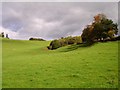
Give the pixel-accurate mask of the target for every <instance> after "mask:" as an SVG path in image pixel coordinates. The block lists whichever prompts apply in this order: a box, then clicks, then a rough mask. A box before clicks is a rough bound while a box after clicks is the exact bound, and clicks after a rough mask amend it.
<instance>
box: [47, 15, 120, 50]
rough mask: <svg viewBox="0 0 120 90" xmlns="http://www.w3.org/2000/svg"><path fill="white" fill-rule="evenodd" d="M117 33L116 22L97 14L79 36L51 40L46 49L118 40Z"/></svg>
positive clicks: (119, 37) (119, 38)
mask: <svg viewBox="0 0 120 90" xmlns="http://www.w3.org/2000/svg"><path fill="white" fill-rule="evenodd" d="M117 34H118V24H117V23H114V22H113V21H112V20H111V19H108V18H107V17H106V15H104V14H97V15H96V16H94V20H93V21H92V23H91V24H90V25H87V26H86V27H85V28H84V29H83V32H82V34H81V36H75V37H72V36H69V37H65V38H63V37H62V38H61V39H56V40H53V41H51V43H50V45H49V46H48V49H50V50H53V49H57V48H59V47H62V46H66V45H69V44H81V43H82V44H86V45H91V44H93V43H94V42H99V41H103V42H104V41H115V40H120V36H117Z"/></svg>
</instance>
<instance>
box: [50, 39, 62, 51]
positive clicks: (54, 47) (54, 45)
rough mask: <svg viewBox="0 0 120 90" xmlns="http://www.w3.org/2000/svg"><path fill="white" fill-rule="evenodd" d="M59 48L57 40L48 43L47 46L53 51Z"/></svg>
mask: <svg viewBox="0 0 120 90" xmlns="http://www.w3.org/2000/svg"><path fill="white" fill-rule="evenodd" d="M59 47H61V43H60V41H59V40H53V41H52V42H51V43H50V46H48V49H51V50H53V49H57V48H59Z"/></svg>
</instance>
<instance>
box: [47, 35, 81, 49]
mask: <svg viewBox="0 0 120 90" xmlns="http://www.w3.org/2000/svg"><path fill="white" fill-rule="evenodd" d="M80 43H82V38H81V37H80V36H75V37H72V36H68V37H65V38H64V37H62V38H61V39H58V40H57V39H56V40H53V41H51V43H50V45H49V46H48V47H47V48H48V49H50V50H53V49H57V48H59V47H63V46H66V45H71V44H80Z"/></svg>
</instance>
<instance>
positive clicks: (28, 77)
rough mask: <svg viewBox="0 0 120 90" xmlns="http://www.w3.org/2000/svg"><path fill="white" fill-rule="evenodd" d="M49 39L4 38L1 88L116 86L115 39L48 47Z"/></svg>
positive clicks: (116, 58) (116, 57)
mask: <svg viewBox="0 0 120 90" xmlns="http://www.w3.org/2000/svg"><path fill="white" fill-rule="evenodd" d="M49 43H50V42H49V41H22V40H7V39H3V43H2V45H3V48H2V52H3V53H2V58H3V59H2V62H3V73H2V74H3V84H2V85H3V88H54V87H55V88H59V87H61V88H88V87H89V88H116V87H118V42H117V41H115V42H107V43H96V44H94V45H93V46H91V47H84V48H83V47H82V48H77V49H76V47H77V46H75V45H72V46H66V47H62V48H59V49H57V50H48V49H47V48H46V46H48V45H49Z"/></svg>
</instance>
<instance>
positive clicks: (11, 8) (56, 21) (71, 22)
mask: <svg viewBox="0 0 120 90" xmlns="http://www.w3.org/2000/svg"><path fill="white" fill-rule="evenodd" d="M99 13H104V14H105V15H106V16H107V17H108V18H109V19H112V20H113V21H114V22H115V23H117V22H118V3H117V2H3V3H2V14H1V13H0V16H1V17H2V24H0V32H5V34H8V35H9V38H11V39H24V40H27V39H29V38H30V37H36V38H38V37H39V38H43V39H46V40H51V39H58V38H61V37H66V36H76V35H81V33H82V31H83V29H84V28H85V27H86V25H88V24H91V22H92V21H93V19H94V18H93V17H94V16H95V15H97V14H99Z"/></svg>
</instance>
